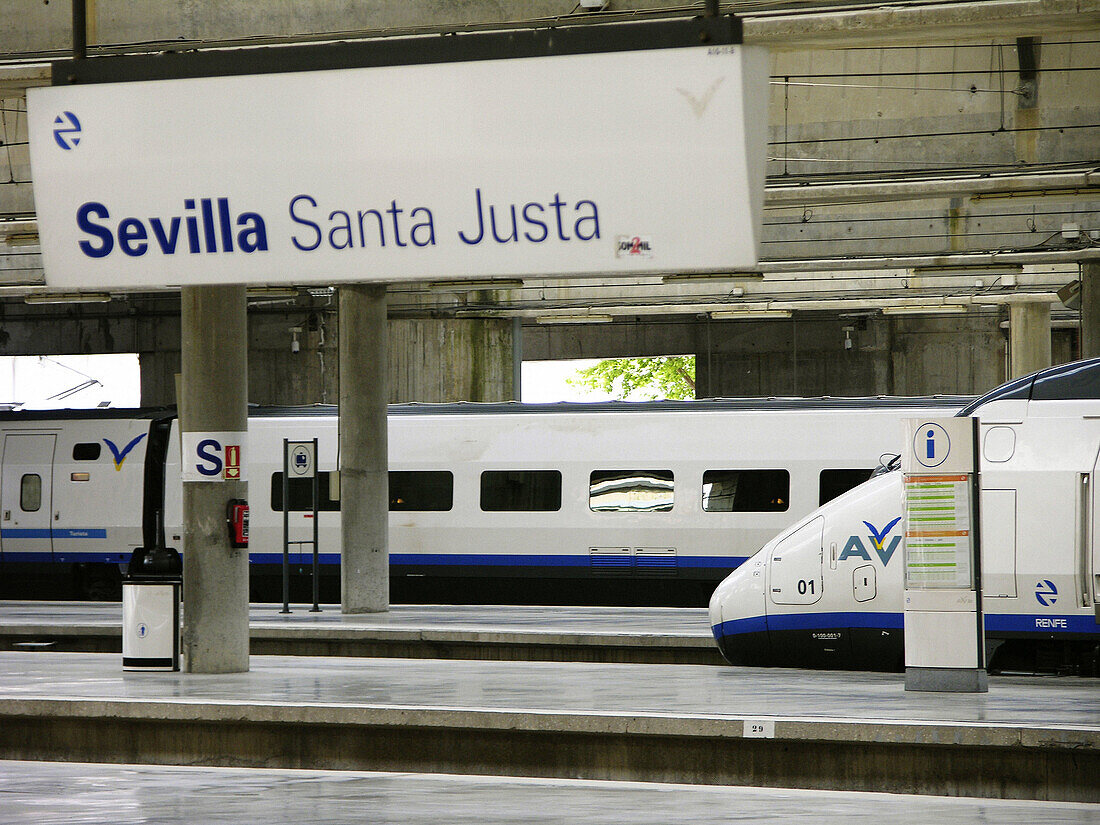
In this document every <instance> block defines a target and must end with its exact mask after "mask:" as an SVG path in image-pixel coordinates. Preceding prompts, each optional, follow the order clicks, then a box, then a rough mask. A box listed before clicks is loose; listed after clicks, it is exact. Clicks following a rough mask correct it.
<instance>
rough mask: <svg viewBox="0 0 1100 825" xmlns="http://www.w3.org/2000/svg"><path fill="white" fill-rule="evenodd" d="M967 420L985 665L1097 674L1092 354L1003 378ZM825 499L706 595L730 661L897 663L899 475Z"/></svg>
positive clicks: (1099, 594) (1099, 455) (1098, 370)
mask: <svg viewBox="0 0 1100 825" xmlns="http://www.w3.org/2000/svg"><path fill="white" fill-rule="evenodd" d="M958 415H960V416H974V417H977V418H978V420H979V433H980V442H979V452H980V468H979V469H980V485H981V492H980V499H979V501H980V506H979V508H978V509H979V513H980V536H981V547H982V558H981V584H982V593H983V597H982V604H983V610H984V617H985V638H986V652H987V663H988V667H989V669H990V670H993V671H998V670H999V671H1006V670H1009V671H1011V670H1017V669H1018V670H1025V671H1032V672H1034V671H1066V672H1078V673H1093V674H1095V673H1097V672H1098V670H1097V667H1098V662H1100V659H1098V657H1100V624H1098V622H1100V609H1098V608H1097V602H1098V600H1100V493H1098V492H1097V489H1096V488H1097V485H1098V484H1100V359H1093V360H1088V361H1079V362H1075V363H1072V364H1066V365H1062V366H1057V367H1053V368H1050V369H1046V370H1042V371H1040V372H1037V373H1035V374H1033V375H1029V376H1027V377H1024V378H1020V379H1018V380H1015V381H1012V382H1010V383H1008V384H1005V385H1003V386H1001V387H999V388H997V389H995V390H993V391H992V392H990V393H988V394H987V395H985V396H983V397H982V398H979V399H978V400H977V401H975V402H974V403H972V404H970V405H968V406H967V407H965V408H964V409H962V410H961V411H959V413H958ZM891 466H892V467H893V469H892V471H889V472H883V473H881V474H879V475H877V476H876V477H874V478H872V479H871V480H869V481H867V482H866V483H865V484H862V485H860V486H858V487H856V488H855V489H853V490H850V491H849V492H847V493H845V494H844V495H842V496H839V497H838V498H836V499H834V500H832V501H830V502H828V503H826V504H825V505H823V506H822V507H820V508H818V509H816V510H814V511H813V512H811V513H809V514H808V515H806V516H804V517H802V518H800V519H798V520H797V521H795V522H794V523H793V524H792V525H791V526H790V527H788V528H786V529H785V530H783V531H781V532H780V533H779V534H778V535H776V536H775V537H774V538H772V539H771V540H770V541H768V542H767V543H766V544H764V545H763V547H762V548H761V549H760V550H759V552H757V553H756V554H755V555H754V556H753V557H752V558H751V559H749V561H748V562H747V563H745V564H744V565H742V566H741V567H740V568H738V569H737V570H736V571H735V572H734V573H732V574H731V575H730V576H729V577H728V578H726V580H725V581H723V582H722V583H721V584H720V585H719V586H718V588H717V589H716V590H715V592H714V594H713V596H712V597H711V600H710V622H711V626H712V629H713V631H714V636H715V639H716V640H717V642H718V646H719V648H720V649H721V651H722V654H723V655H724V656H725V658H726V659H727V660H728V661H729V662H731V663H734V664H751V665H781V666H793V667H830V668H857V669H873V670H891V669H901V667H902V664H903V652H904V638H903V570H902V568H903V566H904V561H903V555H904V551H903V543H904V538H903V537H902V531H903V529H904V525H903V521H902V503H903V497H902V473H901V471H900V469H898V462H894V463H893V464H892V465H891Z"/></svg>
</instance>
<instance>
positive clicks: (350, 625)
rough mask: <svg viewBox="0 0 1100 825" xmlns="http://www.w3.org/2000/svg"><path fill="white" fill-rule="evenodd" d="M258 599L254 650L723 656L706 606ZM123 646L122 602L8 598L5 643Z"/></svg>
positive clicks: (621, 658)
mask: <svg viewBox="0 0 1100 825" xmlns="http://www.w3.org/2000/svg"><path fill="white" fill-rule="evenodd" d="M291 609H292V612H291V613H290V614H289V615H284V614H282V613H281V612H280V611H281V610H282V605H273V604H253V605H252V606H251V608H250V617H249V625H250V647H251V651H252V653H254V654H261V655H262V654H276V655H287V656H390V657H402V658H406V657H407V658H433V659H515V660H522V661H532V660H536V661H537V660H544V661H566V662H568V661H574V662H635V663H645V664H714V665H719V664H722V657H721V655H720V654H719V653H718V648H717V646H716V645H715V644H714V637H713V636H712V635H711V631H710V623H709V621H708V618H707V611H706V609H705V608H679V607H675V608H663V607H657V608H643V607H537V606H486V607H483V606H469V605H394V606H393V607H392V608H391V609H390V611H389V612H388V613H375V614H359V615H352V616H345V615H342V614H341V613H340V607H339V605H331V604H330V605H322V612H320V613H311V612H310V605H292V608H291ZM32 649H44V650H52V651H80V652H102V653H118V652H120V651H121V650H122V605H121V604H119V603H117V602H63V601H61V602H31V601H23V602H21V601H0V650H32Z"/></svg>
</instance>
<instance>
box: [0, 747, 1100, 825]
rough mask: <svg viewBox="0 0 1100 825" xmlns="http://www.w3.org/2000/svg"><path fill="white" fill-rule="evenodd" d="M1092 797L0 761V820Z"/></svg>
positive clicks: (712, 809) (315, 816)
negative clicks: (961, 796) (985, 796)
mask: <svg viewBox="0 0 1100 825" xmlns="http://www.w3.org/2000/svg"><path fill="white" fill-rule="evenodd" d="M1097 815H1098V810H1097V806H1095V805H1088V804H1080V803H1072V802H1030V801H1019V800H1000V799H945V798H937V797H930V796H912V795H906V794H872V793H850V792H842V791H792V790H786V789H782V790H777V789H769V788H717V787H699V786H688V785H669V784H659V783H642V782H607V781H586V780H560V779H526V778H511V777H487V776H441V775H431V774H393V773H363V772H358V771H340V772H332V771H301V770H272V769H257V768H194V767H165V766H149V765H140V766H139V765H101V764H100V765H96V764H82V763H65V764H63V763H54V764H46V763H41V762H0V821H3V822H4V823H6V825H71V823H73V822H82V823H110V825H116V823H120V822H125V823H133V824H134V825H137V824H138V823H156V825H193V823H198V822H201V823H204V825H241V823H246V822H262V823H265V825H284V824H285V825H303V823H345V822H367V821H369V822H385V823H387V824H388V825H438V823H441V822H442V823H473V822H476V823H480V825H515V823H521V822H522V823H530V825H549V823H555V824H559V823H566V822H569V823H590V824H591V825H599V824H600V823H606V824H607V825H652V823H655V822H659V823H669V824H670V825H671V824H672V823H690V825H712V823H714V824H715V825H716V824H717V823H725V822H730V821H731V820H734V819H735V820H736V821H739V822H763V821H776V822H783V823H802V822H806V823H813V825H864V823H866V824H867V825H880V823H883V822H904V823H907V825H943V823H951V825H988V823H991V822H993V823H1001V822H1003V823H1020V824H1021V825H1022V824H1023V823H1026V825H1092V824H1093V823H1095V822H1096V819H1097Z"/></svg>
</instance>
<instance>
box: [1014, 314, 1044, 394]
mask: <svg viewBox="0 0 1100 825" xmlns="http://www.w3.org/2000/svg"><path fill="white" fill-rule="evenodd" d="M1009 313H1010V314H1009V319H1008V332H1009V340H1008V371H1009V376H1008V377H1009V378H1010V379H1011V378H1019V377H1020V376H1021V375H1027V374H1028V373H1031V372H1035V370H1040V369H1043V367H1049V366H1050V363H1051V361H1050V304H1047V303H1023V302H1021V303H1015V304H1012V305H1011V306H1010V309H1009Z"/></svg>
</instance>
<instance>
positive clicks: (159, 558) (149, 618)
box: [122, 546, 183, 671]
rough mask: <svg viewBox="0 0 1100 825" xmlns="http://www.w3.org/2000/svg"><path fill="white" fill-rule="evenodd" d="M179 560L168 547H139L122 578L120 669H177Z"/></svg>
mask: <svg viewBox="0 0 1100 825" xmlns="http://www.w3.org/2000/svg"><path fill="white" fill-rule="evenodd" d="M182 586H183V563H182V560H181V559H180V554H179V553H178V552H177V551H176V550H174V549H173V548H171V547H163V546H159V547H148V548H147V547H139V548H138V549H137V550H135V551H134V552H133V554H132V555H131V556H130V565H129V568H128V569H127V571H126V575H125V576H124V577H123V579H122V669H123V670H168V671H172V670H179V669H180V589H181V587H182Z"/></svg>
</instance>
